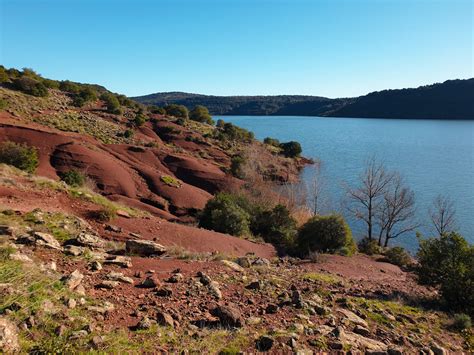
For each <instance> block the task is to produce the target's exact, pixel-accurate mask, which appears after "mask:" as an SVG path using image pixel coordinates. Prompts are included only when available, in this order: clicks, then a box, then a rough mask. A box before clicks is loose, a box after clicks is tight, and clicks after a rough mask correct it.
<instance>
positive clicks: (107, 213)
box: [92, 207, 117, 222]
mask: <svg viewBox="0 0 474 355" xmlns="http://www.w3.org/2000/svg"><path fill="white" fill-rule="evenodd" d="M92 217H93V218H94V219H96V220H97V221H99V222H109V221H111V220H113V219H114V218H115V217H117V212H116V211H115V210H114V209H111V208H107V207H104V208H103V209H100V210H98V211H94V212H93V215H92Z"/></svg>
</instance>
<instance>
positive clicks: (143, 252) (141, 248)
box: [125, 239, 166, 256]
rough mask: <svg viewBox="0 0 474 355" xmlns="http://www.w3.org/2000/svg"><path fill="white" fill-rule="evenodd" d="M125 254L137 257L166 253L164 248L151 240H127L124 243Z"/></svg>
mask: <svg viewBox="0 0 474 355" xmlns="http://www.w3.org/2000/svg"><path fill="white" fill-rule="evenodd" d="M125 248H126V250H127V253H129V254H134V255H139V256H152V255H162V254H164V253H165V252H166V248H165V247H164V246H163V245H161V244H158V243H155V242H153V241H151V240H144V239H138V240H127V242H126V243H125Z"/></svg>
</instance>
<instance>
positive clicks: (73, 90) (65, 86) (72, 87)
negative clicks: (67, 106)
mask: <svg viewBox="0 0 474 355" xmlns="http://www.w3.org/2000/svg"><path fill="white" fill-rule="evenodd" d="M59 90H61V91H64V92H68V93H70V94H77V93H78V92H79V91H80V90H81V87H80V86H79V85H78V84H76V83H73V82H72V81H69V80H64V81H61V82H60V83H59Z"/></svg>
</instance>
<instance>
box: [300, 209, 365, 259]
mask: <svg viewBox="0 0 474 355" xmlns="http://www.w3.org/2000/svg"><path fill="white" fill-rule="evenodd" d="M297 242H298V249H299V250H300V252H301V253H302V254H303V255H306V254H308V253H309V252H312V251H320V252H329V253H336V252H338V250H340V249H341V248H347V250H346V254H349V255H350V254H353V253H354V252H355V251H356V249H357V248H356V245H355V242H354V240H353V239H352V233H351V230H350V228H349V226H348V225H347V223H346V222H345V221H344V219H343V218H342V216H340V215H328V216H314V217H312V218H311V219H310V220H309V221H308V222H306V223H305V224H304V225H303V226H302V227H301V228H300V230H299V232H298V237H297Z"/></svg>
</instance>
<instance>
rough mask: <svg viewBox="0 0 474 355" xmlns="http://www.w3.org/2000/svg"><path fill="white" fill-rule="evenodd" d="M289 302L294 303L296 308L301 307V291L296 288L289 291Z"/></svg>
mask: <svg viewBox="0 0 474 355" xmlns="http://www.w3.org/2000/svg"><path fill="white" fill-rule="evenodd" d="M291 302H292V303H293V304H294V305H295V307H296V308H303V305H304V301H303V297H302V296H301V292H300V291H299V290H297V289H296V288H295V289H294V290H293V291H292V293H291Z"/></svg>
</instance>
